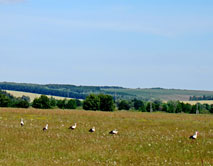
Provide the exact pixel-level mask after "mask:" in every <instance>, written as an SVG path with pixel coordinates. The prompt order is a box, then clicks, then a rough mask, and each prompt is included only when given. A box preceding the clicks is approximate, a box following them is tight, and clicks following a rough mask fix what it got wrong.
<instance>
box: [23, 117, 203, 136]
mask: <svg viewBox="0 0 213 166" xmlns="http://www.w3.org/2000/svg"><path fill="white" fill-rule="evenodd" d="M23 126H24V120H23V118H21V127H23ZM76 127H77V123H75V124H74V125H72V126H70V127H69V128H68V129H71V130H74V129H76ZM46 130H48V124H46V126H45V127H44V128H43V131H46ZM89 132H90V133H93V132H95V127H94V126H93V127H92V128H91V129H89ZM109 134H112V135H116V134H118V130H117V129H114V130H111V131H110V132H109ZM198 134H199V132H198V131H196V132H195V134H193V135H191V136H190V137H189V138H190V139H197V136H198Z"/></svg>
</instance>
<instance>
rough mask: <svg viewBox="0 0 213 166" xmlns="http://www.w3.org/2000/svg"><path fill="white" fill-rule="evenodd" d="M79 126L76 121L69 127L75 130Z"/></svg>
mask: <svg viewBox="0 0 213 166" xmlns="http://www.w3.org/2000/svg"><path fill="white" fill-rule="evenodd" d="M76 127H77V123H75V124H74V125H73V126H70V127H69V129H72V130H74V129H75V128H76Z"/></svg>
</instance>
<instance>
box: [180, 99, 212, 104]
mask: <svg viewBox="0 0 213 166" xmlns="http://www.w3.org/2000/svg"><path fill="white" fill-rule="evenodd" d="M182 102H184V103H189V104H192V105H194V104H197V103H200V104H209V105H211V104H213V100H198V101H182Z"/></svg>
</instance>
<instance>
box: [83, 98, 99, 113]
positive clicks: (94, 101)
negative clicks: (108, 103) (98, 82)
mask: <svg viewBox="0 0 213 166" xmlns="http://www.w3.org/2000/svg"><path fill="white" fill-rule="evenodd" d="M83 109H85V110H94V111H96V110H100V98H99V97H98V96H97V95H95V94H90V95H89V96H87V97H86V99H85V100H84V103H83Z"/></svg>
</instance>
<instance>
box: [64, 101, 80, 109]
mask: <svg viewBox="0 0 213 166" xmlns="http://www.w3.org/2000/svg"><path fill="white" fill-rule="evenodd" d="M76 107H77V105H76V100H75V99H70V100H68V102H67V103H66V105H65V108H66V109H76Z"/></svg>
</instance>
